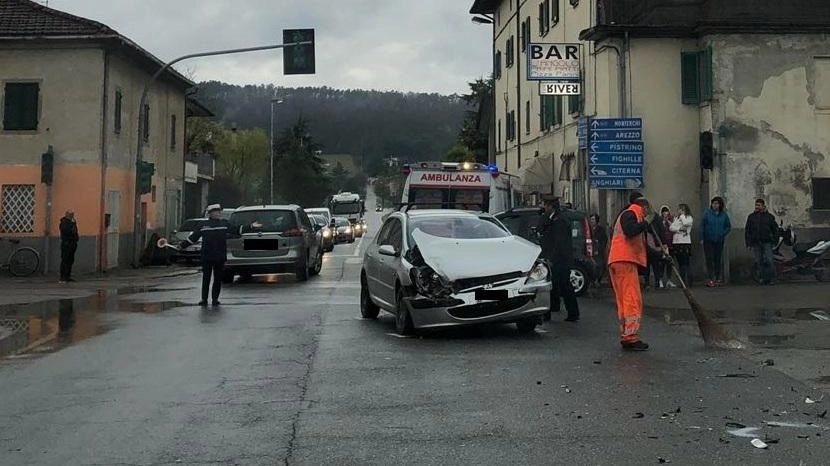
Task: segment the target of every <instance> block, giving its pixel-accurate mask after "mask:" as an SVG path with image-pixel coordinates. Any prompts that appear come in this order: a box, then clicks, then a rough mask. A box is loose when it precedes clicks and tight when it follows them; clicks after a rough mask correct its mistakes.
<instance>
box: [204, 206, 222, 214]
mask: <svg viewBox="0 0 830 466" xmlns="http://www.w3.org/2000/svg"><path fill="white" fill-rule="evenodd" d="M217 210H222V206H220V205H219V204H211V205H209V206H207V211H208V213H210V212H215V211H217Z"/></svg>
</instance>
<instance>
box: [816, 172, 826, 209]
mask: <svg viewBox="0 0 830 466" xmlns="http://www.w3.org/2000/svg"><path fill="white" fill-rule="evenodd" d="M813 209H814V210H830V178H813Z"/></svg>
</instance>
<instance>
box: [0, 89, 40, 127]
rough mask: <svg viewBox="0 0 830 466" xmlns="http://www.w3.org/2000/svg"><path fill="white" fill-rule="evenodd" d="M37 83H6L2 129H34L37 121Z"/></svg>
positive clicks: (38, 91)
mask: <svg viewBox="0 0 830 466" xmlns="http://www.w3.org/2000/svg"><path fill="white" fill-rule="evenodd" d="M39 93H40V84H38V83H6V86H5V99H4V103H5V105H3V129H4V130H6V131H36V130H37V123H38V95H39Z"/></svg>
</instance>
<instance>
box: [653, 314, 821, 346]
mask: <svg viewBox="0 0 830 466" xmlns="http://www.w3.org/2000/svg"><path fill="white" fill-rule="evenodd" d="M646 313H647V314H648V315H650V316H652V317H655V318H657V319H660V320H662V321H664V322H666V323H667V324H669V325H672V326H675V327H677V328H680V329H682V330H684V331H686V332H690V333H694V334H698V333H699V330H698V327H697V321H696V320H695V317H694V315H693V314H692V312H691V310H688V309H650V310H648V311H646ZM710 314H711V315H712V317H713V318H714V319H715V320H716V321H717V322H718V323H720V324H721V325H722V326H723V328H724V329H725V330H727V331H728V332H729V333H730V334H732V335H733V336H734V337H736V338H737V339H739V340H740V341H743V342H748V343H751V344H752V345H754V346H756V347H762V348H769V349H808V350H828V349H830V321H827V320H825V319H824V318H823V317H824V316H825V315H826V314H827V311H824V310H822V309H816V308H803V309H792V310H786V311H782V310H767V309H758V308H746V309H743V310H740V311H730V312H728V313H727V312H710Z"/></svg>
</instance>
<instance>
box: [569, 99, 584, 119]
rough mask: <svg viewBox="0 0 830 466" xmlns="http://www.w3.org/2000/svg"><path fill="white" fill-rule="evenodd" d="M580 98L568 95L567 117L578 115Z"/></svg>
mask: <svg viewBox="0 0 830 466" xmlns="http://www.w3.org/2000/svg"><path fill="white" fill-rule="evenodd" d="M579 98H580V96H578V95H569V96H568V114H569V115H578V114H579V113H580V111H581V109H580V108H579V107H580V105H579V104H580V101H579Z"/></svg>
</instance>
